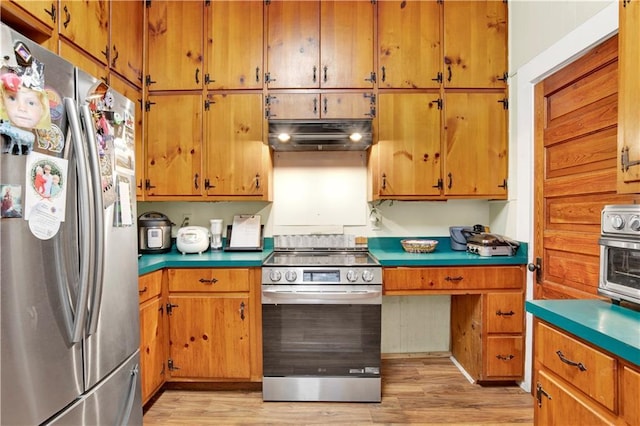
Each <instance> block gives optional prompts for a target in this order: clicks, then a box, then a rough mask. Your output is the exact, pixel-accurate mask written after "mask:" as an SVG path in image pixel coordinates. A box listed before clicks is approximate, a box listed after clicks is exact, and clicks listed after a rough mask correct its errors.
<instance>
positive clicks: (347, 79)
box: [320, 0, 375, 89]
mask: <svg viewBox="0 0 640 426" xmlns="http://www.w3.org/2000/svg"><path fill="white" fill-rule="evenodd" d="M374 7H375V6H374V5H373V3H372V2H370V1H328V0H322V1H321V2H320V13H321V15H320V68H321V70H320V71H321V72H320V87H322V88H328V89H344V88H363V89H366V88H372V87H373V83H374V80H375V77H374V71H375V69H374V67H373V52H374V47H373V12H374Z"/></svg>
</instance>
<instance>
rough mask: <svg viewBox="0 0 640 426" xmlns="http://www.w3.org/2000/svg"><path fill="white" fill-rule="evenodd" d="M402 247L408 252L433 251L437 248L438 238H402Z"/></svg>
mask: <svg viewBox="0 0 640 426" xmlns="http://www.w3.org/2000/svg"><path fill="white" fill-rule="evenodd" d="M400 244H402V248H403V249H404V251H406V252H408V253H431V252H433V251H434V250H435V249H436V246H437V245H438V241H436V240H401V241H400Z"/></svg>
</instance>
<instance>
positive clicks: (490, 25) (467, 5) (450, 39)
mask: <svg viewBox="0 0 640 426" xmlns="http://www.w3.org/2000/svg"><path fill="white" fill-rule="evenodd" d="M443 7H444V75H443V78H444V86H445V88H501V87H506V79H505V74H506V73H507V72H508V65H507V3H506V2H503V1H498V0H470V1H457V0H456V1H448V0H446V1H445V2H444V3H443Z"/></svg>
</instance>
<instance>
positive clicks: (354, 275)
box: [347, 269, 358, 283]
mask: <svg viewBox="0 0 640 426" xmlns="http://www.w3.org/2000/svg"><path fill="white" fill-rule="evenodd" d="M347 280H348V281H349V282H351V283H353V282H356V281H357V280H358V272H356V271H354V270H353V269H349V270H348V271H347Z"/></svg>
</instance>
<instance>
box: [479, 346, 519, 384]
mask: <svg viewBox="0 0 640 426" xmlns="http://www.w3.org/2000/svg"><path fill="white" fill-rule="evenodd" d="M523 348H524V344H523V338H522V336H489V337H487V353H486V355H487V356H486V360H485V362H486V365H487V370H486V371H487V378H496V377H504V378H522V375H523V373H524V356H523Z"/></svg>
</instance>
